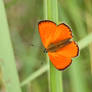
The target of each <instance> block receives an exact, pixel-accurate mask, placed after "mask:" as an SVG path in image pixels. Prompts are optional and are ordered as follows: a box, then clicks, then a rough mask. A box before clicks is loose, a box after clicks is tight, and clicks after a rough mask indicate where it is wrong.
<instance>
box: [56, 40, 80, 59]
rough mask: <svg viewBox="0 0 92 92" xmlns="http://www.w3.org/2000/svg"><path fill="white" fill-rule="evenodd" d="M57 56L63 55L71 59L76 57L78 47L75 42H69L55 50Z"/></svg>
mask: <svg viewBox="0 0 92 92" xmlns="http://www.w3.org/2000/svg"><path fill="white" fill-rule="evenodd" d="M57 54H59V55H63V56H65V57H70V58H73V57H76V56H78V54H79V47H78V45H77V44H76V43H75V41H71V42H70V43H69V44H67V45H66V46H64V47H63V48H60V49H59V50H57Z"/></svg>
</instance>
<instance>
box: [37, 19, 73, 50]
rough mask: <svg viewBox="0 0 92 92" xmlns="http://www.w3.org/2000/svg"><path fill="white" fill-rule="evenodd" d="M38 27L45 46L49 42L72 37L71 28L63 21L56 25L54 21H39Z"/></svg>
mask: <svg viewBox="0 0 92 92" xmlns="http://www.w3.org/2000/svg"><path fill="white" fill-rule="evenodd" d="M38 29H39V33H40V37H41V40H42V43H43V45H44V46H45V48H47V47H48V45H49V44H51V43H56V42H59V41H61V40H65V39H69V38H70V39H71V38H72V32H71V29H70V28H69V27H68V26H67V25H66V24H64V23H62V24H60V25H58V26H56V24H55V23H54V22H52V21H49V20H44V21H40V22H39V24H38Z"/></svg>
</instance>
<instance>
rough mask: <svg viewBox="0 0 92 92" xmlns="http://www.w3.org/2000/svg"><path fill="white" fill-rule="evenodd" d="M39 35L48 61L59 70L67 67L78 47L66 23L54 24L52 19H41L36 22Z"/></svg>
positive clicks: (77, 51) (75, 54)
mask: <svg viewBox="0 0 92 92" xmlns="http://www.w3.org/2000/svg"><path fill="white" fill-rule="evenodd" d="M38 29H39V33H40V37H41V40H42V43H43V46H44V47H45V52H47V53H48V56H49V58H50V61H51V62H52V64H53V65H54V66H55V67H56V68H57V69H59V70H63V69H65V68H67V67H68V66H69V65H70V64H71V63H72V58H73V57H76V56H78V53H79V47H78V45H77V44H76V42H75V41H73V40H71V39H72V31H71V29H70V28H69V26H68V25H66V24H64V23H61V24H59V25H56V23H54V22H53V21H50V20H43V21H40V22H39V24H38Z"/></svg>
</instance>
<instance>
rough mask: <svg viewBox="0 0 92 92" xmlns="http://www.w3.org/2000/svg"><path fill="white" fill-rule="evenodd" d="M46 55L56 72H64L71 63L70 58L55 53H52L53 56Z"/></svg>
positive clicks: (50, 54)
mask: <svg viewBox="0 0 92 92" xmlns="http://www.w3.org/2000/svg"><path fill="white" fill-rule="evenodd" d="M48 55H49V58H50V60H51V62H52V64H53V65H54V66H55V67H56V69H58V70H64V69H65V68H67V67H68V66H69V65H70V64H71V63H72V60H71V58H68V57H64V56H61V55H58V54H57V53H54V54H53V53H48Z"/></svg>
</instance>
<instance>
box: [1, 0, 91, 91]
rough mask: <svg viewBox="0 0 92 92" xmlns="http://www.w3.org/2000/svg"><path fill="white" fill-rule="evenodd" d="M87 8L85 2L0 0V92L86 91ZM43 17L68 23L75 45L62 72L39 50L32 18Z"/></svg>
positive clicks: (88, 68)
mask: <svg viewBox="0 0 92 92" xmlns="http://www.w3.org/2000/svg"><path fill="white" fill-rule="evenodd" d="M4 5H5V6H4ZM91 9H92V1H91V0H88V1H87V0H43V2H42V0H5V1H4V0H0V92H91V91H92V86H91V85H92V75H91V73H92V62H91V61H92V31H91V29H92V25H91V24H92V10H91ZM6 17H7V18H6ZM44 19H49V20H52V21H54V22H56V23H57V24H59V23H62V22H64V23H66V24H68V25H69V26H70V27H71V28H72V31H73V36H74V37H73V39H74V40H76V41H77V43H78V45H79V48H80V53H79V56H78V57H77V58H74V59H73V62H72V64H71V66H70V67H68V68H67V69H66V70H64V71H58V70H56V69H55V68H54V67H53V65H52V64H51V62H50V61H49V58H48V55H47V54H45V53H43V50H44V48H43V46H42V43H41V41H40V36H39V33H38V22H39V21H40V20H44ZM33 45H34V46H33ZM15 89H16V90H15Z"/></svg>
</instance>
